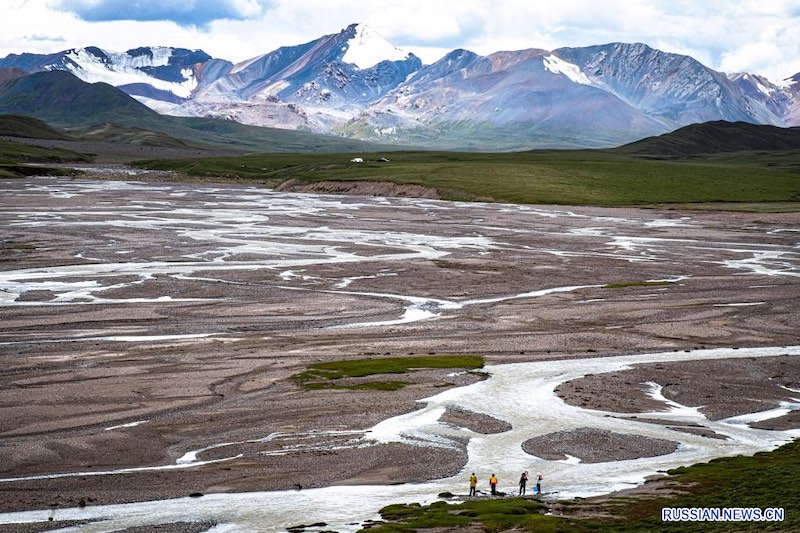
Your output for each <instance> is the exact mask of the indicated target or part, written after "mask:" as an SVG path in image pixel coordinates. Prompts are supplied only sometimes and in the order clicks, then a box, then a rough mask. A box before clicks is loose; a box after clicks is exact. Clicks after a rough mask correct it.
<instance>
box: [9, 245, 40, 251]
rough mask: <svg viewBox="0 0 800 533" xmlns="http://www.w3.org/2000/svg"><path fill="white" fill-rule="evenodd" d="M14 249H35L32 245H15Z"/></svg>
mask: <svg viewBox="0 0 800 533" xmlns="http://www.w3.org/2000/svg"><path fill="white" fill-rule="evenodd" d="M14 249H15V250H25V251H29V250H35V249H36V247H35V246H34V245H32V244H15V245H14Z"/></svg>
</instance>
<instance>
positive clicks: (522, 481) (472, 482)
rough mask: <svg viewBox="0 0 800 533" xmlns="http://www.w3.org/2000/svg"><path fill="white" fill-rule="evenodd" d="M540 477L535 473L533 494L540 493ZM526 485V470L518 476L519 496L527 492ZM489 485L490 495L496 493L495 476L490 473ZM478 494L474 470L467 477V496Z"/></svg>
mask: <svg viewBox="0 0 800 533" xmlns="http://www.w3.org/2000/svg"><path fill="white" fill-rule="evenodd" d="M542 479H544V476H542V474H536V489H534V491H533V492H534V493H535V494H541V493H542ZM527 486H528V471H527V470H526V471H525V472H523V473H522V475H521V476H520V477H519V496H523V495H524V494H525V493H526V492H527ZM489 487H490V488H491V490H492V495H493V496H495V495H497V476H496V475H494V474H492V476H491V477H490V478H489ZM477 494H478V477H477V476H476V475H475V472H473V473H472V475H471V476H470V477H469V496H470V498H471V497H473V496H477Z"/></svg>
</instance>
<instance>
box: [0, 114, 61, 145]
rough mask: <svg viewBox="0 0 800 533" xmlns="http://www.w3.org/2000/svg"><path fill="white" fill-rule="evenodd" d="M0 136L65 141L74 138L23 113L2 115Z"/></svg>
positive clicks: (0, 117)
mask: <svg viewBox="0 0 800 533" xmlns="http://www.w3.org/2000/svg"><path fill="white" fill-rule="evenodd" d="M0 136H4V137H27V138H31V139H50V140H63V141H67V140H70V139H72V137H70V136H69V135H67V134H65V133H63V132H60V131H58V130H56V129H54V128H51V127H50V126H48V125H47V124H46V123H44V122H42V121H41V120H37V119H35V118H32V117H26V116H22V115H0Z"/></svg>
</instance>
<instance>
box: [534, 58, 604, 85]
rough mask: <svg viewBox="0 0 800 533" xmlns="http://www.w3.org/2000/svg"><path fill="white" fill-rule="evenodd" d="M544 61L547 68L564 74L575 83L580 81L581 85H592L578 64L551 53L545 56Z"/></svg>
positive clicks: (555, 72)
mask: <svg viewBox="0 0 800 533" xmlns="http://www.w3.org/2000/svg"><path fill="white" fill-rule="evenodd" d="M542 61H543V62H544V68H545V70H549V71H550V72H552V73H553V74H563V75H564V76H566V77H567V78H569V79H570V80H572V81H574V82H575V83H580V84H581V85H592V81H591V80H590V79H589V78H588V77H586V74H584V73H583V72H581V69H580V68H579V67H578V65H573V64H572V63H568V62H567V61H564V60H563V59H559V58H558V57H556V56H554V55H549V56H547V57H545V58H543V59H542Z"/></svg>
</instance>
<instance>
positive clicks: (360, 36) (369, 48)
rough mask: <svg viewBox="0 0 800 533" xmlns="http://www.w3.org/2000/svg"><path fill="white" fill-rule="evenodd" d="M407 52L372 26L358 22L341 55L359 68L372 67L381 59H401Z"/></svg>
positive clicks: (405, 56)
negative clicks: (379, 33)
mask: <svg viewBox="0 0 800 533" xmlns="http://www.w3.org/2000/svg"><path fill="white" fill-rule="evenodd" d="M408 55H409V54H408V53H407V52H404V51H403V50H400V49H399V48H397V47H396V46H395V45H393V44H392V43H390V42H389V41H387V40H386V39H384V38H383V37H381V36H380V35H378V34H377V33H376V32H375V31H374V30H373V29H372V28H370V27H369V26H365V25H364V24H359V25H358V26H356V34H355V36H354V37H353V38H352V39H350V40H349V41H348V43H347V52H345V54H344V56H343V57H342V61H344V62H345V63H351V64H353V65H355V66H357V67H358V68H360V69H367V68H370V67H374V66H375V65H377V64H378V63H380V62H381V61H387V60H388V61H403V60H404V59H406V58H408Z"/></svg>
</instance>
